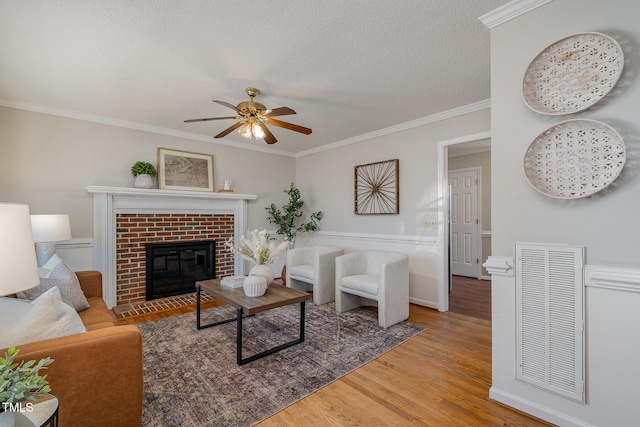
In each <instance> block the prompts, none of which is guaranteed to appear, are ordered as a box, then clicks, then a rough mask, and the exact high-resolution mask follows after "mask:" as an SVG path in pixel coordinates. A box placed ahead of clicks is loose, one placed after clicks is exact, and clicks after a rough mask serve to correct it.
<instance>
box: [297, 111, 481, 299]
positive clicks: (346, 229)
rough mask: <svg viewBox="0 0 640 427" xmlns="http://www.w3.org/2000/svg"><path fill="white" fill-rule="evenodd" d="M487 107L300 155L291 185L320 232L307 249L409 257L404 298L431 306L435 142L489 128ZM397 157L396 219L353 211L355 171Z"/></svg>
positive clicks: (436, 251) (436, 252)
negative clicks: (320, 215)
mask: <svg viewBox="0 0 640 427" xmlns="http://www.w3.org/2000/svg"><path fill="white" fill-rule="evenodd" d="M489 121H490V112H489V110H488V109H484V110H480V111H476V112H473V113H468V114H463V115H460V116H457V117H453V118H449V119H445V120H440V121H436V122H433V123H430V124H425V125H422V126H419V127H416V128H412V129H407V130H403V131H399V132H396V133H392V134H388V135H384V136H380V137H377V138H372V139H369V140H366V141H363V142H359V143H355V144H351V145H346V146H343V147H340V148H335V149H332V150H328V151H324V152H321V153H317V154H311V155H307V156H304V157H300V158H298V159H297V162H296V183H297V184H298V187H299V188H300V190H301V191H302V194H303V195H304V199H305V202H307V203H308V204H309V207H310V209H313V210H322V211H324V212H325V218H324V219H323V220H322V227H321V231H320V232H318V233H316V234H314V235H313V236H310V237H308V239H307V244H309V243H321V244H329V245H337V246H342V247H344V248H345V249H346V251H347V252H348V251H352V250H361V249H382V250H389V251H400V252H405V253H408V254H409V255H410V262H409V263H410V265H409V269H410V296H411V301H412V302H415V303H418V304H422V305H426V306H429V307H433V308H437V307H438V281H439V278H440V277H441V274H440V269H441V267H442V262H441V260H442V257H443V254H442V253H441V252H442V251H441V248H440V247H439V246H438V236H439V229H438V227H440V226H441V225H442V224H435V226H434V225H432V224H429V223H430V222H431V223H433V222H437V220H438V211H439V209H441V205H442V200H440V199H439V198H438V170H437V157H438V156H437V148H438V147H437V144H438V141H442V140H448V139H452V138H456V137H459V136H464V135H471V134H475V133H479V132H485V131H488V130H489ZM396 158H397V159H399V172H400V178H399V181H400V214H399V215H355V214H354V202H353V197H354V167H355V166H357V165H362V164H366V163H372V162H378V161H383V160H390V159H396Z"/></svg>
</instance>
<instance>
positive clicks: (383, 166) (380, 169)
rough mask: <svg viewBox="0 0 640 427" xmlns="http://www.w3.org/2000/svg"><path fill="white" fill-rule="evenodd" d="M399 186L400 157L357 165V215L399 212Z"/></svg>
mask: <svg viewBox="0 0 640 427" xmlns="http://www.w3.org/2000/svg"><path fill="white" fill-rule="evenodd" d="M398 188H399V187H398V159H393V160H385V161H383V162H376V163H368V164H366V165H359V166H356V167H355V213H356V215H397V214H399V213H400V204H399V192H398Z"/></svg>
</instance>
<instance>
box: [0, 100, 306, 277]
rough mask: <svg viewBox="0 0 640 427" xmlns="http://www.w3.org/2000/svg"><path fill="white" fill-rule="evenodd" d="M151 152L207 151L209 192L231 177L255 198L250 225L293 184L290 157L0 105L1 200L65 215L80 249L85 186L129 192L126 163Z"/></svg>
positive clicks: (151, 157)
mask: <svg viewBox="0 0 640 427" xmlns="http://www.w3.org/2000/svg"><path fill="white" fill-rule="evenodd" d="M158 147H163V148H173V149H179V150H183V151H191V152H196V153H206V154H212V155H213V156H214V160H213V166H214V185H215V188H216V190H217V189H219V188H220V187H221V186H222V182H223V181H224V180H225V179H230V180H232V181H233V189H234V191H235V192H237V193H247V194H256V195H257V196H258V198H257V200H255V201H250V202H249V203H248V224H249V226H250V227H260V228H267V229H268V228H271V227H272V226H271V225H270V224H269V223H268V221H267V220H266V211H265V209H264V208H265V207H266V206H267V205H269V204H271V203H272V202H275V203H276V204H282V203H284V202H285V201H286V198H287V197H286V194H284V193H283V192H282V190H283V189H286V188H288V187H289V184H290V183H291V182H293V181H294V180H295V159H294V158H293V157H286V156H280V155H272V154H265V153H262V152H257V151H250V150H245V149H239V148H234V147H228V146H223V145H218V144H214V143H207V142H201V141H195V140H190V139H184V138H179V137H175V136H168V135H162V134H158V133H152V132H146V131H141V130H134V129H128V128H123V127H118V126H112V125H107V124H100V123H95V122H90V121H83V120H78V119H73V118H65V117H60V116H55V115H50V114H41V113H36V112H30V111H25V110H19V109H14V108H7V107H0V201H2V202H14V203H27V204H29V206H30V210H31V213H33V214H46V213H56V214H57V213H68V214H69V217H70V221H71V232H72V235H73V237H74V238H75V239H81V241H82V245H83V247H86V245H87V242H86V239H87V238H92V237H93V224H92V219H93V217H92V209H93V207H92V197H91V194H89V193H88V192H87V190H86V187H87V185H103V186H114V187H132V186H133V177H132V176H131V174H130V168H131V165H133V163H135V162H136V161H137V160H144V161H148V162H151V163H153V164H157V149H158ZM82 259H84V258H83V257H81V258H79V259H78V261H77V262H78V263H81V260H82ZM76 266H77V267H83V268H91V266H86V265H78V264H76Z"/></svg>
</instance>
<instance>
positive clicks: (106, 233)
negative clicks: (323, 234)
mask: <svg viewBox="0 0 640 427" xmlns="http://www.w3.org/2000/svg"><path fill="white" fill-rule="evenodd" d="M87 191H89V192H90V193H92V194H93V244H94V248H93V249H94V250H93V254H94V265H95V268H96V269H97V270H100V271H101V272H102V276H103V281H102V282H103V283H102V291H103V297H104V299H105V302H106V304H107V306H108V307H109V308H113V307H115V306H116V305H122V304H130V303H132V302H136V301H144V300H145V295H144V292H145V265H144V257H145V254H144V251H145V246H144V245H145V244H146V243H147V242H154V243H155V242H159V241H187V240H199V239H202V240H205V239H213V240H216V249H215V250H216V259H217V263H218V264H219V265H217V266H216V277H222V276H224V275H227V274H243V273H244V271H243V262H242V259H241V257H240V255H239V254H235V255H231V254H229V253H227V252H226V251H225V250H224V246H223V244H224V240H226V239H228V238H229V237H233V238H234V239H236V240H238V239H239V238H240V236H241V235H242V234H243V233H244V232H245V231H246V229H247V201H249V200H255V199H256V198H257V197H256V196H255V195H252V194H236V193H210V192H199V191H176V190H157V189H141V188H121V187H102V186H93V185H92V186H88V187H87Z"/></svg>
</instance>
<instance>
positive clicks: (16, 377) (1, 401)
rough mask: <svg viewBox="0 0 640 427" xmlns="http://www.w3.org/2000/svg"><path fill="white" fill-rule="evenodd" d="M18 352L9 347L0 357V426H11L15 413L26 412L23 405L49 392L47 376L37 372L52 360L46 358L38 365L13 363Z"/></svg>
mask: <svg viewBox="0 0 640 427" xmlns="http://www.w3.org/2000/svg"><path fill="white" fill-rule="evenodd" d="M18 352H19V350H18V349H16V348H15V347H14V346H11V347H9V349H8V350H7V353H5V355H4V357H0V425H13V424H14V423H15V413H16V412H17V411H20V410H26V411H28V410H29V408H28V406H27V407H25V405H29V401H33V400H36V399H37V397H38V396H39V395H41V394H46V393H49V392H50V391H51V388H50V387H49V383H48V382H47V380H46V378H47V376H46V375H39V374H38V372H39V371H40V369H43V368H45V367H46V366H48V365H50V364H51V363H52V362H53V359H51V358H50V357H47V358H44V359H40V360H39V361H38V363H36V361H35V360H30V361H28V362H24V361H23V362H20V363H14V361H13V360H14V359H15V357H16V355H17V354H18ZM25 402H26V404H25ZM3 423H4V424H3Z"/></svg>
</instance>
